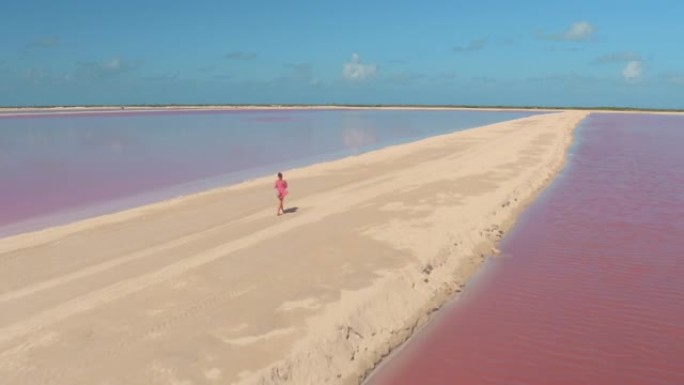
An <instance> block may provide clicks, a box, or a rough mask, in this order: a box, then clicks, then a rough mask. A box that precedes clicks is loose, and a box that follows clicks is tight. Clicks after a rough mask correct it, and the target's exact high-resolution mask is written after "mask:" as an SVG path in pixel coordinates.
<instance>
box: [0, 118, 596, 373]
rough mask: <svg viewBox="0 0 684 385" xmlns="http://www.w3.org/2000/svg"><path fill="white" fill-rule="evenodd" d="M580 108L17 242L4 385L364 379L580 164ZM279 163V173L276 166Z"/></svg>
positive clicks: (4, 328) (2, 349) (3, 248)
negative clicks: (278, 186)
mask: <svg viewBox="0 0 684 385" xmlns="http://www.w3.org/2000/svg"><path fill="white" fill-rule="evenodd" d="M585 116H586V113H585V112H580V111H569V112H560V113H553V114H547V115H541V116H534V117H529V118H524V119H519V120H515V121H511V122H505V123H499V124H494V125H490V126H486V127H481V128H477V129H473V130H468V131H464V132H459V133H455V134H449V135H443V136H439V137H434V138H429V139H425V140H422V141H420V142H416V143H411V144H406V145H401V146H396V147H391V148H386V149H383V150H379V151H375V152H372V153H368V154H364V155H361V156H356V157H350V158H346V159H342V160H339V161H334V162H329V163H322V164H318V165H314V166H311V167H306V168H302V169H297V170H292V171H288V172H286V173H285V176H286V178H287V179H288V181H289V183H290V186H291V193H290V196H289V198H291V199H288V201H287V206H289V207H290V208H291V209H292V211H293V212H291V213H289V214H287V215H285V216H283V217H276V216H275V210H276V201H275V194H274V191H273V189H272V182H273V181H272V180H271V178H264V179H259V180H254V181H251V182H248V183H243V184H241V185H237V186H232V187H228V188H223V189H217V190H213V191H209V192H205V193H201V194H196V195H192V196H189V197H185V198H180V199H176V200H172V201H168V202H161V203H158V204H154V205H150V206H146V207H142V208H138V209H134V210H128V211H125V212H121V213H116V214H112V215H107V216H103V217H99V218H94V219H90V220H86V221H81V222H77V223H74V224H71V225H67V226H61V227H55V228H51V229H47V230H43V231H40V232H36V233H28V234H22V235H18V236H14V237H10V238H5V239H0V379H2V381H3V382H2V383H3V384H5V383H7V384H32V385H33V384H89V385H90V384H150V385H153V384H230V383H245V384H252V383H259V384H275V383H278V384H285V383H287V384H356V383H359V382H360V381H361V380H362V379H363V377H364V376H365V375H366V373H367V372H368V371H369V370H371V369H372V368H373V367H374V366H375V365H376V364H377V363H378V362H379V361H380V360H381V359H382V357H384V356H385V355H387V354H388V353H389V352H390V351H391V349H393V348H394V347H396V346H397V345H398V344H400V343H401V342H403V341H405V340H406V339H407V338H408V337H410V335H411V334H412V332H413V330H414V329H415V328H416V327H417V326H419V325H421V324H422V323H423V322H424V321H425V320H426V319H427V317H428V315H429V314H430V313H431V312H433V311H434V310H435V309H436V308H437V307H438V306H439V305H441V304H442V303H443V302H444V301H445V300H446V299H447V298H449V297H450V296H451V295H453V294H454V293H456V292H458V291H459V290H460V288H461V287H462V286H463V284H464V283H465V281H466V279H467V278H468V277H469V276H470V274H471V273H472V272H473V270H474V269H475V268H476V267H477V266H478V265H479V264H480V263H481V262H482V260H483V254H485V253H489V252H490V251H491V250H492V247H493V246H494V244H495V243H496V241H497V240H498V239H499V238H500V237H501V234H503V232H504V231H505V230H506V229H507V228H508V227H510V225H511V224H512V221H513V220H514V218H515V215H517V213H518V212H519V211H520V210H521V209H522V208H523V207H524V205H525V204H526V203H527V202H529V201H530V200H531V199H532V198H533V197H534V195H535V194H536V193H537V192H538V191H539V189H540V188H542V187H543V186H544V185H545V184H546V183H547V182H548V181H549V180H550V178H551V177H552V176H553V175H554V174H555V173H556V172H557V171H558V169H559V168H560V166H561V164H562V163H563V159H564V155H565V151H566V149H567V147H568V145H569V143H570V141H571V135H572V130H573V128H574V127H575V126H576V125H577V123H578V122H579V121H581V120H582V119H583V118H584V117H585ZM275 171H278V170H274V172H275Z"/></svg>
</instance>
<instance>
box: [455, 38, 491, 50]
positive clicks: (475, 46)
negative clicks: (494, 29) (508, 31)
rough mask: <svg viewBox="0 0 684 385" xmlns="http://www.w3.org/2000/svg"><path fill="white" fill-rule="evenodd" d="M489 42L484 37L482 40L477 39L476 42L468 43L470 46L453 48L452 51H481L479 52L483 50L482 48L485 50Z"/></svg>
mask: <svg viewBox="0 0 684 385" xmlns="http://www.w3.org/2000/svg"><path fill="white" fill-rule="evenodd" d="M488 41H489V39H488V38H486V37H483V38H480V39H475V40H473V41H471V42H470V43H468V44H464V45H456V46H453V47H452V48H451V49H452V50H453V51H454V52H472V51H479V50H481V49H482V48H484V47H485V46H486V45H487V42H488Z"/></svg>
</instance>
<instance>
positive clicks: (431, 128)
mask: <svg viewBox="0 0 684 385" xmlns="http://www.w3.org/2000/svg"><path fill="white" fill-rule="evenodd" d="M532 114H533V113H530V112H482V111H437V110H401V111H397V110H394V111H392V110H213V111H211V110H204V111H198V110H163V111H160V110H157V111H154V110H152V111H149V110H148V111H130V110H126V111H121V110H119V111H89V112H83V111H81V112H56V113H53V112H43V113H13V114H0V236H3V235H8V234H12V233H18V232H21V231H26V230H33V229H37V228H41V227H45V226H49V225H54V224H58V223H64V222H68V221H70V220H75V219H80V218H84V217H88V216H92V215H97V214H101V213H106V212H111V211H116V210H120V209H123V208H127V207H131V206H136V205H139V204H144V203H150V202H153V201H157V200H161V199H168V198H172V197H175V196H178V195H181V194H187V193H192V192H196V191H201V190H205V189H208V188H212V187H218V186H223V185H226V184H231V183H236V182H240V181H242V180H245V179H249V178H253V177H257V176H263V175H274V174H275V173H277V172H278V171H281V170H284V169H286V168H288V167H294V166H302V165H307V164H311V163H315V162H318V161H322V160H328V159H335V158H339V157H343V156H346V155H349V154H354V153H359V152H364V151H368V150H372V149H375V148H379V147H383V146H387V145H391V144H395V143H402V142H407V141H411V140H416V139H420V138H424V137H427V136H432V135H437V134H443V133H447V132H452V131H458V130H462V129H466V128H471V127H475V126H480V125H484V124H490V123H495V122H500V121H504V120H510V119H515V118H521V117H525V116H529V115H532Z"/></svg>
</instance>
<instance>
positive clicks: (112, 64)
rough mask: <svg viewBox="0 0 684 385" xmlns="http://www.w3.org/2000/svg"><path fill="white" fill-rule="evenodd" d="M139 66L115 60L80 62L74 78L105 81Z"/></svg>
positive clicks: (77, 64)
mask: <svg viewBox="0 0 684 385" xmlns="http://www.w3.org/2000/svg"><path fill="white" fill-rule="evenodd" d="M136 68H137V64H134V63H130V62H126V61H123V60H121V59H119V58H113V59H111V60H107V61H104V62H99V63H98V62H79V63H76V69H75V70H74V77H75V78H79V79H104V78H109V77H114V76H119V75H121V74H123V73H126V72H130V71H133V70H135V69H136Z"/></svg>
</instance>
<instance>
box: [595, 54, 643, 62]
mask: <svg viewBox="0 0 684 385" xmlns="http://www.w3.org/2000/svg"><path fill="white" fill-rule="evenodd" d="M630 61H641V55H639V53H638V52H632V51H626V52H613V53H609V54H606V55H603V56H599V57H597V58H596V59H594V61H592V64H607V63H626V62H630Z"/></svg>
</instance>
